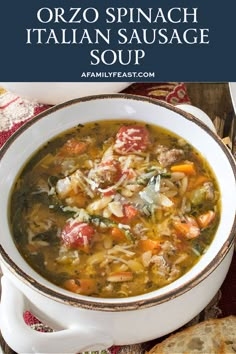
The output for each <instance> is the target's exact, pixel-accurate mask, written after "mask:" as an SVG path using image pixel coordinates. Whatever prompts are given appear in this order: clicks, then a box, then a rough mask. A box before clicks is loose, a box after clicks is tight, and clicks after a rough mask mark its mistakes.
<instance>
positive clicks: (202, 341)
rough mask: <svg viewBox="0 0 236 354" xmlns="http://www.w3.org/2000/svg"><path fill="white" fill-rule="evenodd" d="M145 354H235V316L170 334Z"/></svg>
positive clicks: (199, 324)
mask: <svg viewBox="0 0 236 354" xmlns="http://www.w3.org/2000/svg"><path fill="white" fill-rule="evenodd" d="M147 354H236V316H228V317H224V318H219V319H212V320H207V321H204V322H200V323H198V324H197V325H195V326H192V327H189V328H186V329H184V330H182V331H180V332H178V333H175V334H172V335H171V336H170V337H168V338H167V339H165V340H164V341H163V342H161V343H159V344H157V345H156V346H155V347H154V348H152V349H151V350H150V351H149V352H148V353H147Z"/></svg>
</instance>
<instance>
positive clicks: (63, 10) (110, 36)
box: [0, 0, 236, 82]
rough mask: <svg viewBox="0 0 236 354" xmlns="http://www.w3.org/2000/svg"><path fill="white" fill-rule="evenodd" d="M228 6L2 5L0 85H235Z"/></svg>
mask: <svg viewBox="0 0 236 354" xmlns="http://www.w3.org/2000/svg"><path fill="white" fill-rule="evenodd" d="M235 17H236V2H235V1H234V0H224V1H220V0H136V1H131V0H126V1H124V0H123V1H121V0H112V1H111V0H102V1H101V0H88V1H82V0H80V1H73V0H21V1H19V0H7V1H4V2H3V1H2V3H1V7H0V47H1V73H0V80H1V82H6V81H8V82H9V81H41V82H43V81H51V82H52V81H57V82H60V81H71V82H77V81H92V82H94V81H125V82H126V81H130V82H133V81H135V82H140V81H142V82H148V81H149V82H152V81H153V82H158V81H159V82H160V81H218V82H219V81H236V68H235V67H236V60H235V57H234V55H233V53H234V51H235V48H234V46H235V45H236V40H235V32H236V31H235V29H234V26H236V25H235Z"/></svg>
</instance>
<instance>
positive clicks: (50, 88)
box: [0, 82, 131, 105]
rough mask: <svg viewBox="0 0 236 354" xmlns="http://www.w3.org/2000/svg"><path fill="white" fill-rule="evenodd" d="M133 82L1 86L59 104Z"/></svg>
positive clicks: (46, 101)
mask: <svg viewBox="0 0 236 354" xmlns="http://www.w3.org/2000/svg"><path fill="white" fill-rule="evenodd" d="M129 85H131V82H130V83H129V82H1V83H0V86H2V87H4V88H5V89H7V90H9V91H12V92H14V93H16V94H17V95H19V96H22V97H25V98H28V99H33V100H36V101H37V102H40V103H44V104H52V105H55V104H59V103H62V102H65V101H68V100H72V99H74V98H79V97H84V96H88V95H98V94H106V93H117V92H120V91H122V90H124V89H125V88H126V87H128V86H129Z"/></svg>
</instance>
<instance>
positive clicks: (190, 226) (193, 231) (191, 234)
mask: <svg viewBox="0 0 236 354" xmlns="http://www.w3.org/2000/svg"><path fill="white" fill-rule="evenodd" d="M173 226H174V229H175V230H176V231H177V232H178V233H180V235H182V236H184V237H186V238H187V239H192V238H196V237H198V236H199V235H200V228H199V226H198V223H197V221H196V219H195V218H193V217H190V216H188V217H186V218H185V219H184V220H176V221H174V223H173Z"/></svg>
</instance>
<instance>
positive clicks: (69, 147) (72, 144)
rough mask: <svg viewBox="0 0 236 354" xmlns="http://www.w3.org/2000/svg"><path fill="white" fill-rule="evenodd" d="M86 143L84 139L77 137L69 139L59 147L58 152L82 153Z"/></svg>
mask: <svg viewBox="0 0 236 354" xmlns="http://www.w3.org/2000/svg"><path fill="white" fill-rule="evenodd" d="M87 145H88V144H87V143H86V142H84V141H79V140H77V139H74V138H72V139H69V140H68V141H67V142H66V143H65V144H64V145H63V146H62V148H61V151H60V154H62V155H63V154H65V153H67V154H73V155H77V154H82V153H84V152H85V150H86V148H87Z"/></svg>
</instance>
